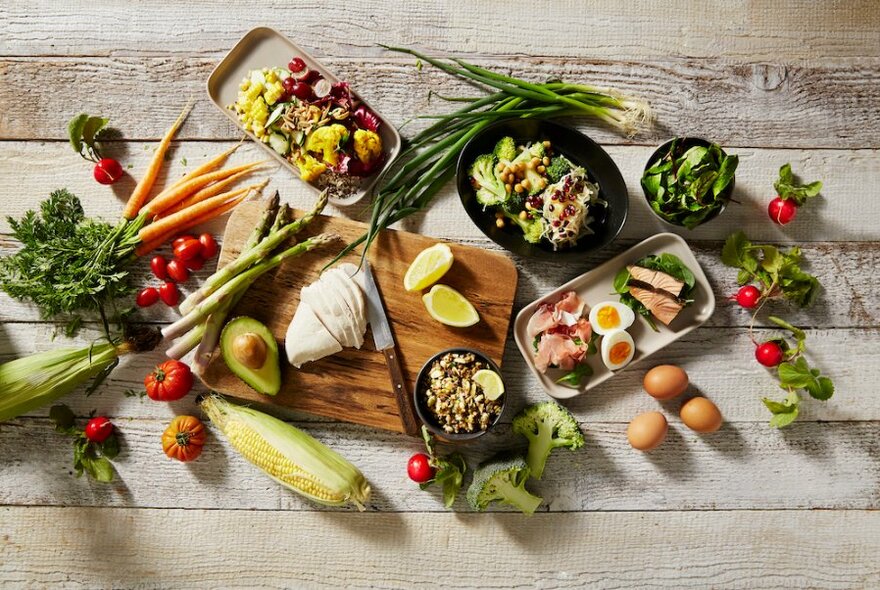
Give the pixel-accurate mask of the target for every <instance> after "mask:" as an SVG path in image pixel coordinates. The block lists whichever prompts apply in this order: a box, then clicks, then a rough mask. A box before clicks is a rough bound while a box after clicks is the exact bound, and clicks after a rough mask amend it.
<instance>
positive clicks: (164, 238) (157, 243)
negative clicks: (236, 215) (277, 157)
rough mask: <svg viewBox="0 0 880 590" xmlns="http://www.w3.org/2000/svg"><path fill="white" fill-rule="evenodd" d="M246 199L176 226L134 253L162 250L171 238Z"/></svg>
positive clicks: (221, 213)
mask: <svg viewBox="0 0 880 590" xmlns="http://www.w3.org/2000/svg"><path fill="white" fill-rule="evenodd" d="M246 197H247V195H246V194H245V195H241V196H239V197H236V198H234V199H232V200H231V201H227V202H226V203H223V204H222V205H220V206H219V207H217V208H216V209H214V210H212V211H208V212H207V213H203V214H202V215H199V216H196V217H193V218H191V219H190V220H189V221H186V222H184V223H181V224H180V225H179V226H175V227H172V228H171V229H168V230H167V231H165V233H163V234H161V235H160V236H158V237H154V238H152V239H151V240H150V241H149V242H142V243H141V245H140V246H138V247H137V248H136V249H135V251H134V252H135V254H136V255H137V256H144V255H146V254H149V253H150V252H152V251H153V250H156V249H157V248H161V247H162V246H163V245H165V244H166V243H168V241H170V240H171V238H173V237H174V236H176V235H178V234H179V233H181V232H185V231H186V230H188V229H190V228H192V227H195V226H197V225H201V224H203V223H207V222H208V221H211V220H212V219H214V218H215V217H220V216H221V215H223V214H224V213H226V212H228V211H231V210H232V209H234V208H235V207H236V206H238V204H239V203H241V202H242V201H243V200H244V199H245V198H246Z"/></svg>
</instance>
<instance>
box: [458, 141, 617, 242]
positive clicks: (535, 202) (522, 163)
mask: <svg viewBox="0 0 880 590" xmlns="http://www.w3.org/2000/svg"><path fill="white" fill-rule="evenodd" d="M469 174H470V179H471V185H472V186H473V187H474V190H475V191H476V199H477V202H478V203H479V204H480V205H482V206H483V208H484V209H487V208H492V209H494V210H495V217H496V225H497V226H498V227H499V228H502V227H505V226H507V225H508V224H512V226H515V227H517V228H519V230H521V231H522V233H523V239H524V240H525V241H526V242H529V243H531V244H538V243H540V242H542V241H543V240H546V241H547V242H549V243H550V244H551V245H552V246H553V249H554V250H560V249H564V248H570V247H572V246H574V245H575V244H576V243H577V241H578V240H579V239H580V238H582V237H583V236H585V235H589V234H593V233H595V229H594V227H591V226H593V225H594V224H595V223H596V222H597V220H598V219H600V218H601V217H602V216H601V215H599V211H598V209H604V208H605V207H607V203H606V202H605V201H604V200H602V199H600V198H599V186H598V185H597V184H595V183H593V182H591V181H590V179H589V177H588V175H587V171H586V170H584V168H582V167H581V166H576V165H575V164H573V163H572V162H571V161H570V160H569V159H568V158H566V157H565V156H563V155H562V154H554V153H553V146H552V144H551V143H550V142H549V141H541V142H533V143H530V144H528V145H521V146H517V145H516V142H515V141H514V139H513V138H512V137H502V138H501V139H500V140H498V143H496V144H495V149H494V150H493V151H492V153H491V154H482V155H480V156H477V158H476V159H475V160H474V162H473V164H471V167H470V170H469Z"/></svg>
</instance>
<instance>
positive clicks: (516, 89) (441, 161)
mask: <svg viewBox="0 0 880 590" xmlns="http://www.w3.org/2000/svg"><path fill="white" fill-rule="evenodd" d="M383 47H385V48H386V49H389V50H391V51H397V52H399V53H406V54H408V55H412V56H414V57H415V58H417V59H418V60H420V62H426V63H429V64H431V65H433V66H435V67H437V68H439V69H441V70H443V71H444V72H446V73H448V74H451V75H453V76H456V77H458V78H462V79H465V80H468V81H470V82H476V83H477V84H478V85H481V86H482V89H483V90H484V92H485V93H486V95H485V96H483V97H476V98H468V97H446V96H440V95H437V96H438V97H439V98H441V99H442V100H447V101H452V102H459V103H466V104H465V106H463V107H462V108H460V109H458V110H457V111H454V112H452V113H449V114H446V115H423V116H421V117H417V118H421V119H438V121H437V122H436V123H434V124H432V125H430V126H429V127H427V128H426V129H424V130H423V131H421V132H420V133H418V134H417V135H416V136H415V137H413V138H412V139H411V140H409V141H408V142H407V147H406V149H405V150H404V151H403V152H402V153H401V154H400V156H399V157H398V158H397V160H396V162H395V163H394V165H392V166H391V167H390V169H389V170H386V171H385V172H384V173H383V174H382V176H381V177H380V179H379V182H378V184H377V186H378V188H377V190H376V193H375V195H374V196H373V200H372V202H371V209H372V215H371V216H370V226H369V229H368V230H367V232H366V233H365V234H363V235H362V236H360V237H359V238H357V239H356V240H354V241H353V242H351V243H350V244H348V245H347V246H346V247H345V248H344V249H343V250H342V251H341V252H340V253H339V254H338V255H337V256H336V257H335V258H334V259H333V260H332V261H331V262H330V263H329V264H328V265H327V266H330V265H332V264H334V263H336V262H337V261H338V260H340V259H341V258H342V257H344V256H346V255H347V254H349V253H350V252H352V251H353V250H354V249H355V248H357V247H358V246H361V245H363V246H364V247H363V253H362V260H364V259H366V256H367V251H368V250H369V248H370V246H371V245H372V243H373V241H374V240H375V239H376V236H377V235H378V234H379V232H380V231H382V230H383V229H385V228H386V227H388V226H389V225H391V224H393V223H395V222H397V221H400V220H401V219H403V218H405V217H407V216H409V215H412V214H413V213H416V212H418V211H421V210H423V209H424V208H426V207H427V206H428V205H429V204H430V203H431V200H432V199H433V198H434V196H435V195H436V194H437V193H438V192H440V190H441V189H442V188H443V186H444V185H445V184H446V182H447V181H448V180H449V179H451V178H452V176H453V175H454V174H455V163H456V161H457V160H458V155H459V153H460V152H461V150H462V148H463V147H464V146H465V144H466V143H467V142H468V141H469V140H470V139H471V138H472V137H473V136H475V135H476V134H477V133H479V132H480V131H481V130H482V129H483V128H485V127H486V126H487V125H489V124H490V123H494V122H496V121H502V120H505V119H515V118H550V117H593V118H597V119H599V120H601V121H603V122H605V123H607V124H608V125H611V126H612V127H614V128H616V129H617V130H619V131H621V132H623V133H625V134H626V135H629V136H632V135H635V134H636V133H638V132H639V131H640V130H641V129H642V128H644V127H648V126H650V124H651V123H652V121H653V115H652V114H651V109H650V107H649V106H648V104H647V103H645V102H644V101H641V100H637V99H634V98H630V97H628V96H626V95H624V94H623V93H621V92H618V91H616V90H612V89H607V88H596V87H593V86H588V85H585V84H570V83H566V82H562V81H559V80H554V81H551V82H545V83H541V84H536V83H533V82H527V81H525V80H520V79H518V78H513V77H511V76H505V75H503V74H499V73H497V72H493V71H491V70H487V69H485V68H481V67H478V66H475V65H472V64H469V63H467V62H465V61H463V60H460V59H453V60H451V63H450V62H449V61H443V60H439V59H435V58H432V57H428V56H426V55H422V54H421V53H418V52H416V51H413V50H411V49H404V48H399V47H388V46H384V45H383ZM408 123H409V121H407V123H404V125H403V126H405V125H406V124H408ZM403 126H402V127H403Z"/></svg>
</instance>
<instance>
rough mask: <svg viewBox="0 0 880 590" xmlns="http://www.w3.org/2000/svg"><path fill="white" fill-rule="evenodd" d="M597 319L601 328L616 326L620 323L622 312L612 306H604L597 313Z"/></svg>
mask: <svg viewBox="0 0 880 590" xmlns="http://www.w3.org/2000/svg"><path fill="white" fill-rule="evenodd" d="M596 321H597V322H599V326H600V327H601V328H605V329H608V328H616V327H617V326H619V325H620V314H619V313H617V310H616V309H614V308H613V307H612V306H610V305H609V306H608V307H603V308H602V309H600V310H599V313H597V314H596Z"/></svg>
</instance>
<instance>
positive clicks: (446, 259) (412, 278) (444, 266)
mask: <svg viewBox="0 0 880 590" xmlns="http://www.w3.org/2000/svg"><path fill="white" fill-rule="evenodd" d="M453 260H454V258H453V256H452V250H450V249H449V246H447V245H446V244H434V245H433V246H431V247H430V248H425V249H424V250H422V251H421V252H419V255H418V256H416V259H415V260H413V261H412V264H410V265H409V268H408V269H407V271H406V275H405V276H404V277H403V286H404V288H405V289H406V290H407V291H421V290H422V289H427V288H428V287H430V286H431V285H433V284H434V283H436V282H437V281H439V280H440V278H441V277H442V276H443V275H445V274H446V271H448V270H449V268H450V267H451V266H452V262H453Z"/></svg>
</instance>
